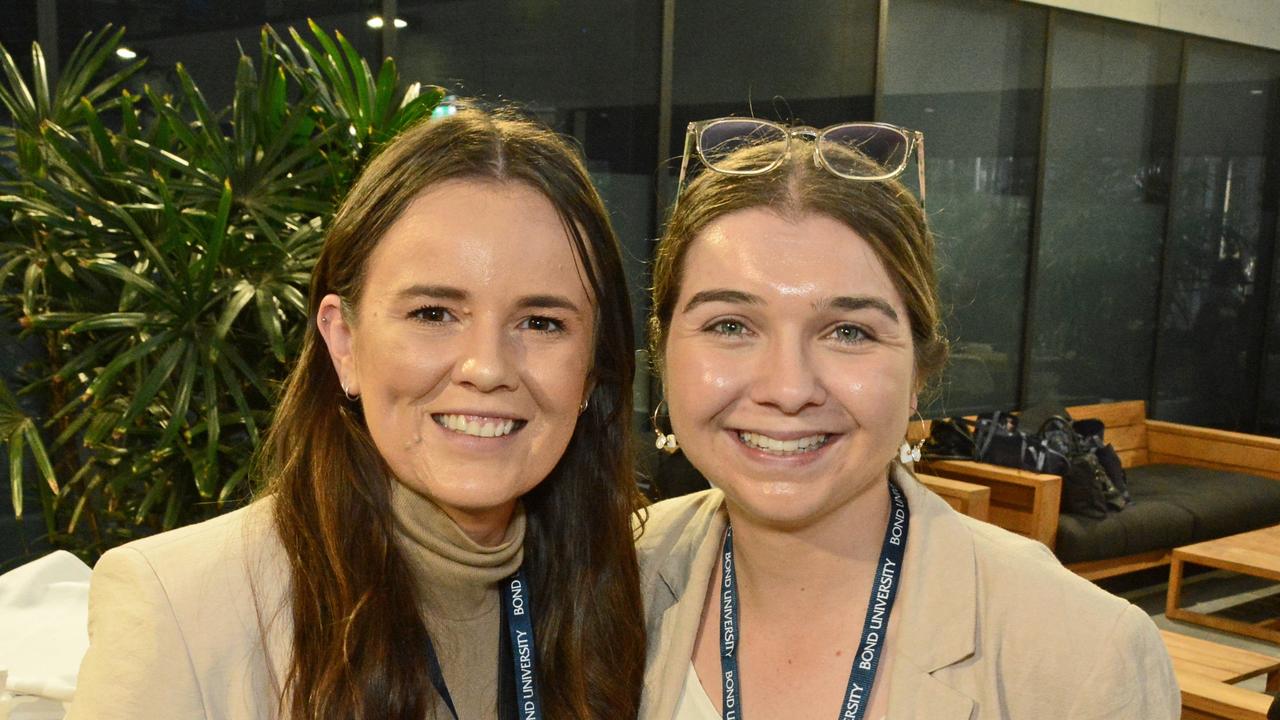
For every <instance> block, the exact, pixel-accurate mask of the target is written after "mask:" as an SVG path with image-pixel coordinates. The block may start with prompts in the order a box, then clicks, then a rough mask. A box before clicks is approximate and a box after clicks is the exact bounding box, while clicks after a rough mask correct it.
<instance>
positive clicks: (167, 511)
mask: <svg viewBox="0 0 1280 720" xmlns="http://www.w3.org/2000/svg"><path fill="white" fill-rule="evenodd" d="M181 511H182V501H181V498H180V496H179V494H178V490H177V488H174V489H173V491H172V492H170V493H169V502H167V503H165V508H164V519H163V520H161V521H160V527H162V528H163V529H165V530H172V529H174V528H175V527H177V526H178V517H179V515H180V513H181Z"/></svg>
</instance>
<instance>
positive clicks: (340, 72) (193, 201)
mask: <svg viewBox="0 0 1280 720" xmlns="http://www.w3.org/2000/svg"><path fill="white" fill-rule="evenodd" d="M310 30H311V35H312V36H313V41H311V42H308V41H304V39H303V38H302V37H301V35H299V34H298V33H296V32H294V31H292V30H290V31H289V32H288V36H289V37H290V38H291V39H292V41H293V42H292V43H287V42H285V41H284V40H283V39H282V37H281V35H279V34H277V33H276V32H275V31H274V30H272V29H270V28H264V29H263V32H262V34H261V36H260V43H259V48H258V49H259V52H258V55H257V57H250V56H249V55H247V54H245V53H243V52H242V53H241V56H240V57H239V59H238V60H237V63H236V66H235V68H234V71H235V87H234V93H233V97H232V100H231V103H230V105H229V106H227V107H225V108H219V107H214V106H212V105H211V104H210V103H209V102H208V99H207V98H206V97H205V95H204V94H203V92H202V91H201V89H200V88H199V86H198V85H197V83H196V82H195V81H194V79H192V77H191V76H190V74H189V73H188V72H187V71H186V69H185V68H184V67H182V66H181V65H179V66H177V67H176V68H175V70H174V73H175V76H176V77H177V80H178V83H177V89H176V90H175V91H174V92H173V93H172V95H171V96H170V95H166V94H161V93H158V92H156V91H155V90H153V89H152V88H149V87H143V88H142V90H141V94H140V95H139V94H135V93H133V92H130V91H128V90H125V89H123V87H122V85H123V83H124V82H125V81H126V80H127V79H128V78H129V77H130V76H131V75H132V74H133V73H134V72H136V71H137V69H138V68H139V67H140V66H141V63H132V64H129V65H127V66H124V67H123V68H121V69H118V70H115V71H114V72H111V71H109V70H108V69H107V60H108V59H109V58H111V57H113V56H114V52H115V48H116V47H118V46H119V43H120V41H121V38H122V33H123V31H122V30H115V29H112V28H109V27H108V28H105V29H103V30H102V31H100V32H98V33H91V34H89V35H87V36H86V37H85V38H84V40H82V41H81V43H80V44H79V45H78V46H77V48H76V50H75V51H74V52H73V54H72V57H71V58H70V59H69V60H68V62H67V64H66V66H65V69H64V72H63V74H62V76H61V78H60V79H59V81H58V82H57V83H56V84H52V83H50V82H49V81H48V77H47V73H46V70H45V68H44V62H43V56H42V55H41V54H40V49H39V48H38V47H37V48H36V49H35V54H34V56H33V57H34V59H35V63H34V69H33V72H32V74H31V78H30V79H27V78H23V77H21V76H20V74H19V73H18V70H17V67H16V64H15V63H14V62H13V60H12V57H11V56H10V55H9V54H8V52H7V51H5V50H4V49H3V48H0V104H3V105H4V106H5V108H6V109H7V110H8V111H9V113H10V115H11V117H12V122H11V123H10V124H9V125H5V126H0V168H6V167H11V168H16V170H15V171H5V170H0V307H3V308H4V309H5V311H6V312H11V313H13V314H14V315H16V316H17V317H18V318H19V320H20V324H21V325H22V327H23V333H24V335H25V336H26V337H28V338H32V339H35V340H36V341H37V344H38V345H39V346H40V348H41V350H42V352H41V354H40V357H38V358H36V359H35V360H33V361H32V362H30V363H28V364H27V365H26V366H24V369H23V373H22V374H21V378H20V380H19V381H18V382H19V383H25V384H23V385H22V386H21V387H18V386H17V385H12V386H10V385H0V447H4V448H6V449H7V452H5V453H4V454H5V455H6V456H7V458H8V460H9V471H10V491H11V495H12V496H13V499H14V508H15V511H16V512H18V513H19V514H21V513H22V512H23V510H24V503H25V504H26V505H29V504H30V503H29V502H28V501H29V500H30V497H29V493H30V492H31V490H32V489H33V488H34V489H35V491H36V493H37V496H38V498H39V502H40V508H41V510H42V512H43V514H44V516H45V521H46V526H47V531H48V533H49V537H50V539H51V540H52V541H53V542H54V543H55V544H57V545H59V546H63V547H68V548H71V549H73V550H76V551H78V552H80V553H81V554H83V555H85V556H86V557H91V556H92V555H94V554H96V553H97V552H100V551H102V550H104V549H106V548H108V547H110V546H112V545H114V544H117V543H119V542H123V541H126V540H128V539H130V538H132V537H134V536H136V535H138V534H139V533H146V532H152V531H156V530H161V529H165V528H170V527H174V526H176V525H178V524H182V523H185V522H190V521H192V520H197V519H201V518H203V517H207V516H209V515H211V514H213V513H216V512H219V511H220V510H221V509H223V508H225V507H228V506H233V505H235V504H236V503H238V502H240V501H241V500H242V499H243V497H244V495H245V493H246V492H247V490H248V489H249V486H250V484H251V483H250V480H251V477H252V476H251V474H250V471H249V468H250V461H251V458H252V456H253V454H254V451H255V449H256V447H257V444H258V443H259V441H260V438H261V433H262V431H263V429H264V428H265V427H266V425H267V424H268V423H269V422H270V417H271V408H272V406H273V403H274V400H275V397H274V395H275V391H276V388H277V387H279V385H280V383H281V382H282V380H283V378H284V377H285V375H286V374H287V370H288V367H287V364H286V361H287V359H288V358H290V357H292V356H294V355H295V354H296V351H297V347H298V343H299V342H300V339H301V337H302V330H303V328H304V327H305V324H306V313H307V302H306V295H307V284H308V282H309V279H310V274H311V269H312V267H313V265H314V264H315V262H316V259H317V257H318V255H319V252H320V247H321V245H322V242H323V238H324V233H325V229H326V227H327V225H328V222H329V219H330V217H331V215H332V213H333V210H334V208H335V206H336V204H337V202H338V200H339V198H341V197H342V195H343V193H344V192H345V190H346V188H347V185H348V184H349V183H350V182H351V181H352V180H353V179H354V178H355V177H356V176H357V175H358V174H359V171H360V169H361V167H362V166H363V163H364V162H366V161H367V160H368V158H370V157H371V156H372V154H373V152H374V151H375V150H376V148H377V146H378V145H380V144H381V143H383V142H385V141H386V140H387V139H388V138H390V137H392V136H393V135H394V134H395V133H396V132H398V131H399V130H401V129H403V128H404V127H406V126H408V125H409V124H411V123H413V122H415V121H417V120H419V119H421V118H423V117H426V116H428V115H429V114H430V112H431V110H432V109H433V108H434V107H435V105H436V103H438V102H439V99H440V97H441V96H442V93H441V92H440V91H439V89H438V88H428V89H427V90H425V91H424V90H422V89H421V88H420V87H419V86H417V85H411V86H407V87H406V86H403V85H402V83H401V82H400V80H399V76H398V73H397V71H396V68H395V64H394V63H393V62H392V61H391V60H389V59H388V60H385V61H383V62H382V64H381V65H380V67H379V72H378V73H377V75H376V76H375V75H374V74H373V73H372V71H371V69H370V66H369V64H368V63H367V61H366V60H365V59H363V58H361V57H360V56H359V55H358V53H356V51H355V49H354V48H353V47H352V46H351V44H350V43H349V42H348V41H347V40H346V38H344V37H342V35H341V34H340V33H333V35H332V36H330V35H329V34H326V33H325V32H324V31H323V30H321V29H320V28H319V27H318V26H316V25H315V24H314V23H312V24H311V26H310ZM108 110H110V112H107V111H108ZM24 408H25V409H24ZM24 491H25V492H24Z"/></svg>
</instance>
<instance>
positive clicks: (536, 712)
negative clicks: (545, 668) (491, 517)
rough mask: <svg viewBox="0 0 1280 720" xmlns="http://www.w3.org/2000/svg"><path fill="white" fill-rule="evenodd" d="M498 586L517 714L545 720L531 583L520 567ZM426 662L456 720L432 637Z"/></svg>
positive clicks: (455, 711)
mask: <svg viewBox="0 0 1280 720" xmlns="http://www.w3.org/2000/svg"><path fill="white" fill-rule="evenodd" d="M498 589H499V591H501V593H502V612H503V619H504V621H505V622H504V623H503V625H505V626H506V628H507V637H508V638H509V639H510V641H511V666H512V670H513V671H514V672H513V674H512V677H513V678H515V701H516V715H517V716H518V717H519V719H520V720H543V718H544V717H545V716H544V715H543V714H542V696H541V695H540V694H539V693H538V669H537V666H536V665H535V660H536V658H537V656H538V653H537V651H536V649H535V645H534V642H533V602H532V598H531V597H530V596H529V582H528V581H527V580H526V579H525V576H524V570H523V569H520V570H518V571H516V574H514V575H512V576H510V577H508V578H507V579H505V580H503V581H502V583H501V584H500V585H499V586H498ZM427 664H428V670H429V672H430V674H431V684H432V685H434V686H435V688H436V692H438V693H440V698H441V699H442V700H444V704H445V706H446V707H448V708H449V712H450V713H452V714H453V717H454V718H455V719H456V718H457V717H458V709H457V708H456V707H454V704H453V697H452V696H451V695H450V694H449V686H448V685H446V684H445V681H444V672H443V671H442V670H441V669H440V659H439V657H437V656H436V649H435V645H434V644H433V643H432V642H431V638H430V637H429V636H428V637H427ZM499 675H501V673H499Z"/></svg>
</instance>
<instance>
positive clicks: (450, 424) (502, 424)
mask: <svg viewBox="0 0 1280 720" xmlns="http://www.w3.org/2000/svg"><path fill="white" fill-rule="evenodd" d="M432 417H434V418H435V421H436V423H438V424H439V425H440V427H443V428H445V429H447V430H452V431H454V432H456V433H462V434H463V435H472V436H475V437H483V438H490V437H502V436H503V435H510V434H511V431H512V430H513V429H514V428H515V426H516V421H515V420H511V419H506V418H487V417H479V416H476V415H434V416H432Z"/></svg>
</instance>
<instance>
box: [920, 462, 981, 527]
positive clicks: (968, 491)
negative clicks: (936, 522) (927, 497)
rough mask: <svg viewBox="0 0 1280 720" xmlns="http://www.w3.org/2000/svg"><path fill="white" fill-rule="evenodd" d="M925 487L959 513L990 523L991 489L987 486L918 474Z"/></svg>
mask: <svg viewBox="0 0 1280 720" xmlns="http://www.w3.org/2000/svg"><path fill="white" fill-rule="evenodd" d="M916 477H918V478H919V479H920V482H921V483H923V484H924V486H925V487H927V488H929V489H930V490H932V491H934V492H935V493H937V494H938V495H939V496H941V497H942V499H943V500H946V501H947V504H948V505H950V506H951V507H953V508H955V509H956V511H957V512H959V513H961V514H963V515H968V516H969V517H972V518H976V519H978V520H983V521H988V518H989V515H990V508H991V488H989V487H987V486H985V485H976V484H974V483H969V482H963V481H960V480H952V479H950V478H943V477H938V476H936V475H926V474H923V473H917V474H916Z"/></svg>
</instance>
